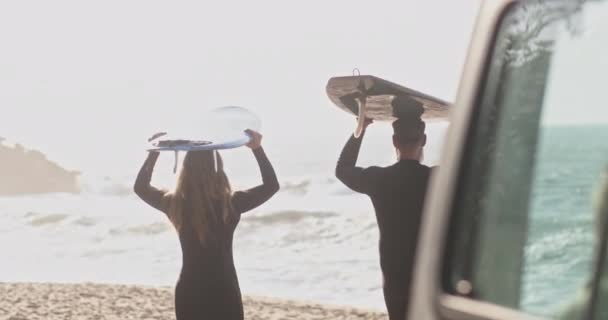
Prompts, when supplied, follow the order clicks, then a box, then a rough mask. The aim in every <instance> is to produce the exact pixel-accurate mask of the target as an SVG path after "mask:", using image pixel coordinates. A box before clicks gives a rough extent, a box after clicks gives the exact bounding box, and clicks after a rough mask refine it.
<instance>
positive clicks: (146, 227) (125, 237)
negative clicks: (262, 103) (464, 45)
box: [0, 126, 608, 313]
mask: <svg viewBox="0 0 608 320" xmlns="http://www.w3.org/2000/svg"><path fill="white" fill-rule="evenodd" d="M444 129H445V126H444V127H442V128H439V129H437V128H435V129H434V131H433V130H431V133H430V142H429V148H428V150H427V151H426V155H427V157H426V162H427V163H428V164H430V165H434V164H437V158H438V156H439V149H440V146H441V141H442V139H443V134H444V133H445V130H444ZM374 130H377V131H378V132H377V133H376V134H374V133H370V136H369V137H366V141H365V142H364V144H363V148H362V150H361V157H360V158H361V163H362V164H363V165H369V164H380V165H384V164H390V163H391V162H393V161H394V152H393V150H392V148H391V147H390V141H387V139H386V132H387V130H385V129H374ZM544 132H545V133H544V134H543V136H542V139H543V140H542V141H543V143H542V148H541V150H540V153H539V159H540V160H539V161H540V163H541V165H540V166H539V167H538V170H537V175H536V178H535V186H534V190H535V191H534V192H535V194H534V197H533V203H532V206H531V208H532V212H533V213H532V215H531V225H530V232H529V239H528V240H529V241H528V246H527V248H526V261H525V265H524V271H525V272H524V275H523V278H522V279H523V298H522V305H523V306H524V308H526V309H527V310H532V311H533V312H536V313H547V312H548V310H551V309H552V308H556V307H557V306H558V305H560V304H561V303H565V302H567V301H568V300H569V299H570V298H572V297H573V292H575V291H576V290H577V289H578V288H579V287H580V286H581V285H582V283H584V281H585V280H586V279H587V277H588V275H589V268H590V266H591V261H592V251H591V250H592V243H593V233H592V231H593V229H592V228H593V221H592V219H593V210H592V206H591V201H590V200H591V194H592V191H593V188H594V186H595V183H596V182H597V175H598V173H599V172H600V169H601V168H602V167H603V166H604V165H605V163H606V160H605V159H607V156H608V147H607V146H606V145H605V144H604V143H603V141H607V140H606V138H608V127H588V128H576V129H574V131H573V130H572V129H571V128H570V129H568V128H550V129H547V130H545V131H544ZM573 132H574V134H573ZM346 137H347V133H346V134H345V135H344V137H338V138H335V139H334V138H328V139H326V141H325V142H315V143H314V144H312V147H311V145H308V146H307V145H293V146H292V147H291V148H280V147H277V146H274V147H273V146H272V145H270V146H267V153H268V154H269V157H270V159H271V161H272V162H273V163H274V165H275V168H276V171H277V174H278V176H279V180H280V182H281V184H282V190H281V191H280V192H279V193H278V194H277V195H276V196H275V197H274V198H272V199H271V200H270V201H268V202H267V203H266V204H264V205H262V206H261V207H259V208H257V209H255V210H253V211H252V212H249V213H247V214H245V215H244V217H243V219H242V221H241V223H240V225H239V226H238V228H237V232H236V235H235V242H234V255H235V263H236V267H237V271H238V275H239V280H240V283H241V289H242V291H243V293H245V294H258V295H265V296H275V297H284V298H294V299H305V300H312V301H319V302H324V303H332V304H339V305H353V306H359V307H367V308H373V309H383V308H384V303H383V299H382V291H381V284H382V279H381V274H380V269H379V265H378V249H377V241H378V230H377V226H376V221H375V217H374V214H373V208H372V206H371V203H370V201H369V199H367V198H366V197H365V196H362V195H359V194H356V193H354V192H352V191H350V190H348V189H347V188H345V187H344V186H343V185H342V184H341V183H339V182H338V181H337V180H336V179H335V178H334V177H333V168H334V165H335V161H336V159H337V156H338V154H339V151H340V149H341V147H342V145H343V143H344V142H345V141H346ZM313 147H314V148H313ZM313 149H314V150H315V152H311V150H313ZM141 156H142V157H141V160H142V161H143V158H144V157H145V155H144V154H143V153H142V155H141ZM224 156H225V159H226V166H227V168H228V174H229V176H230V178H231V180H232V183H233V186H234V188H235V189H240V188H245V187H247V186H253V185H255V183H256V182H257V181H259V177H258V174H257V168H256V165H255V162H254V160H253V157H252V156H251V155H250V154H249V153H248V151H247V150H237V151H228V152H225V153H224ZM172 160H173V159H172V156H163V157H162V158H161V161H159V163H158V164H157V169H156V172H155V176H154V179H153V183H155V184H156V185H160V186H167V187H170V186H171V183H172V181H173V180H174V179H175V176H173V175H172V173H171V168H172ZM139 165H140V163H131V164H129V166H128V169H126V170H124V171H123V174H116V175H105V174H102V175H100V174H97V173H95V172H84V174H83V176H82V180H81V183H82V185H83V189H84V190H83V192H82V193H81V194H79V195H69V194H51V195H42V196H23V197H10V198H0V252H2V253H3V259H2V260H3V262H2V263H0V281H57V282H83V281H87V282H106V283H128V284H146V285H163V286H165V285H166V286H173V285H174V284H175V281H176V280H177V277H178V274H179V269H180V264H181V252H180V249H179V242H178V239H177V236H176V234H175V232H174V230H173V228H172V226H171V225H170V224H169V222H168V220H167V219H166V217H165V216H164V215H163V214H162V213H160V212H157V211H155V210H154V209H152V208H150V207H148V206H147V205H145V204H144V203H143V202H141V201H140V200H139V199H138V198H136V196H134V195H133V194H132V193H131V185H132V182H133V178H134V175H135V174H136V172H137V170H138V169H139ZM556 283H559V285H556Z"/></svg>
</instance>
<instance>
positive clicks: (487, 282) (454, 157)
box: [408, 0, 608, 320]
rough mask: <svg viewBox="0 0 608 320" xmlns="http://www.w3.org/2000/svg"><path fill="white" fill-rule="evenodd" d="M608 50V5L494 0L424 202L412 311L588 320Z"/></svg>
mask: <svg viewBox="0 0 608 320" xmlns="http://www.w3.org/2000/svg"><path fill="white" fill-rule="evenodd" d="M606 57H608V1H599V0H598V1H589V0H588V1H584V0H577V1H573V0H554V1H514V0H497V1H487V2H486V3H485V4H484V6H483V8H482V10H481V11H480V16H479V18H478V22H477V25H476V29H475V34H474V37H473V42H472V44H471V47H470V51H469V56H468V60H467V63H466V65H465V71H464V74H463V77H462V82H461V86H460V90H459V94H458V98H457V100H456V103H455V104H454V108H453V110H454V113H453V115H452V124H451V128H450V129H449V133H448V139H447V142H446V146H445V148H444V150H443V151H444V152H443V153H442V157H443V158H442V160H441V166H440V170H439V171H438V174H437V175H435V176H434V177H433V180H432V183H431V186H430V189H429V196H428V197H427V203H426V209H425V210H426V211H425V218H424V223H423V229H422V235H421V238H420V244H419V247H418V248H419V249H418V259H417V268H416V272H415V275H414V277H415V284H414V287H413V292H412V293H413V294H412V296H413V302H412V303H411V304H410V305H411V306H412V308H411V310H410V314H409V318H408V319H454V320H456V319H505V320H506V319H514V320H515V319H516V320H521V319H538V318H540V319H589V317H588V316H587V313H586V312H587V311H588V310H590V309H589V308H590V306H591V305H593V298H592V297H594V295H593V294H590V292H591V291H593V290H590V288H595V287H597V286H594V285H593V283H594V281H595V280H594V279H595V278H596V276H594V275H596V274H598V272H596V271H595V270H596V269H597V265H598V261H599V260H598V259H600V257H601V255H600V254H599V252H600V251H598V250H599V249H598V248H600V247H602V246H600V245H598V244H600V243H601V241H600V240H601V237H600V236H601V234H602V233H601V232H598V230H599V229H598V228H595V226H596V224H599V222H598V221H600V220H601V219H599V218H598V217H599V216H601V215H600V214H598V212H599V211H601V209H598V208H599V207H601V205H597V201H599V202H600V203H601V202H602V201H601V199H600V200H597V201H596V202H594V200H593V194H594V192H595V191H596V190H597V189H598V185H600V182H601V178H600V177H601V174H602V172H603V171H604V168H605V167H606V165H608V102H607V101H606V93H608V59H606ZM600 198H603V197H600ZM595 296H597V295H595ZM573 310H574V311H573ZM598 319H599V318H598Z"/></svg>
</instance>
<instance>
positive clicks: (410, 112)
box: [392, 97, 426, 160]
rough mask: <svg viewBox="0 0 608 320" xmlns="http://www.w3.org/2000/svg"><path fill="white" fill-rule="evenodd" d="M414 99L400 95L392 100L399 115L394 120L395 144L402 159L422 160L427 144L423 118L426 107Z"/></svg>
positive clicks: (396, 113)
mask: <svg viewBox="0 0 608 320" xmlns="http://www.w3.org/2000/svg"><path fill="white" fill-rule="evenodd" d="M412 101H413V99H409V98H400V97H397V98H395V99H393V101H392V105H393V109H394V110H395V111H396V112H395V115H396V116H397V120H395V121H394V122H393V145H394V146H395V148H396V149H397V150H399V155H400V158H401V159H415V160H421V158H422V148H423V147H424V146H425V144H426V134H425V133H424V131H425V129H426V125H425V123H424V121H422V119H421V116H422V113H424V108H423V107H422V105H421V104H413V103H412Z"/></svg>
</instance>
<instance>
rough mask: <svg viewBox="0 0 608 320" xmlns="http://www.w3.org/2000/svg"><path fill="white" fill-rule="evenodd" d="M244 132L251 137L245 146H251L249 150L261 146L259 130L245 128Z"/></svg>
mask: <svg viewBox="0 0 608 320" xmlns="http://www.w3.org/2000/svg"><path fill="white" fill-rule="evenodd" d="M245 133H247V134H248V135H249V136H250V137H251V141H249V143H248V144H247V147H249V148H251V150H255V149H258V148H259V147H261V146H262V135H261V134H260V133H259V132H257V131H253V130H251V129H247V130H245Z"/></svg>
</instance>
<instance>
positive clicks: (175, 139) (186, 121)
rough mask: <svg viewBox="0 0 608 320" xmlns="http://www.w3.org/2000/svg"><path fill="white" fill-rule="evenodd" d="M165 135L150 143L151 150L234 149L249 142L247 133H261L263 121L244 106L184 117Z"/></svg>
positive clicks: (153, 139)
mask: <svg viewBox="0 0 608 320" xmlns="http://www.w3.org/2000/svg"><path fill="white" fill-rule="evenodd" d="M174 122H175V123H172V124H170V126H169V127H170V128H169V129H168V130H166V131H164V132H163V133H164V134H157V135H155V136H153V137H151V138H150V139H148V140H149V142H150V145H149V147H148V148H147V150H148V151H204V150H221V149H232V148H238V147H241V146H243V145H246V144H247V143H249V141H250V139H251V138H250V137H249V135H247V133H245V130H247V129H251V130H255V131H259V130H260V128H261V121H260V119H259V118H258V117H257V116H256V115H255V114H254V113H253V112H251V111H250V110H248V109H246V108H243V107H236V106H228V107H220V108H215V109H212V110H210V111H207V112H203V113H202V114H201V115H186V116H183V115H181V116H180V117H179V119H177V117H176V120H175V121H174Z"/></svg>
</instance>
